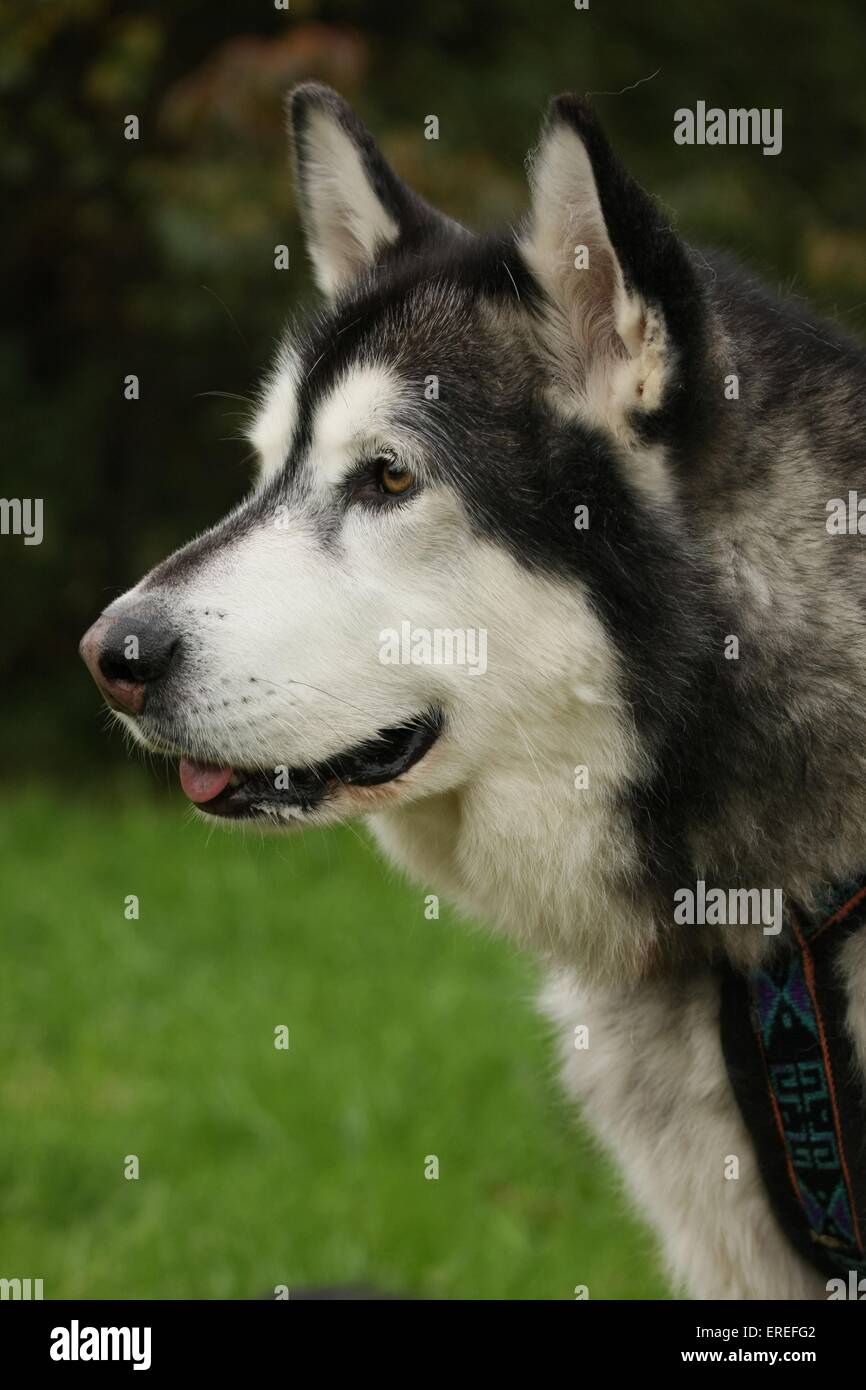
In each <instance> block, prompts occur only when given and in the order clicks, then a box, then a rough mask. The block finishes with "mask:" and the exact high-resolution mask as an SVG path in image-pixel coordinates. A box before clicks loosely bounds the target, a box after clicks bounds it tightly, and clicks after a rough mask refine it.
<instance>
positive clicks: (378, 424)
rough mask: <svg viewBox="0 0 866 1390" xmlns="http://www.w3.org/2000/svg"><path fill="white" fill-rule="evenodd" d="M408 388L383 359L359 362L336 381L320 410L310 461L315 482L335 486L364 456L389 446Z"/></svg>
mask: <svg viewBox="0 0 866 1390" xmlns="http://www.w3.org/2000/svg"><path fill="white" fill-rule="evenodd" d="M404 390H405V388H404V387H403V384H402V383H401V381H400V378H399V377H398V376H397V374H396V372H394V371H393V369H392V368H390V367H387V366H385V365H384V364H383V363H375V362H373V363H368V364H366V365H362V364H358V365H354V366H352V367H350V368H349V370H348V371H347V372H346V373H345V374H344V375H343V376H342V377H341V378H340V379H339V381H337V382H336V383H335V384H334V386H333V387H332V388H331V390H330V391H329V392H328V394H327V396H325V398H324V400H323V401H322V402H321V404H320V405H319V406H318V408H317V410H316V415H315V419H314V422H313V446H312V450H311V463H312V475H313V482H314V484H315V485H316V486H317V487H322V488H324V487H328V488H330V487H333V486H334V484H336V483H338V482H340V480H341V479H342V478H343V477H344V476H345V474H346V472H347V471H348V470H349V469H350V468H351V467H352V465H353V464H355V463H357V462H358V461H359V459H362V458H363V457H364V456H371V455H374V454H375V453H376V452H377V450H380V449H383V448H392V449H393V448H394V446H393V445H389V443H388V441H389V439H390V437H391V433H392V431H393V425H394V415H395V413H396V410H397V407H398V405H399V404H400V401H401V397H402V395H403V393H404Z"/></svg>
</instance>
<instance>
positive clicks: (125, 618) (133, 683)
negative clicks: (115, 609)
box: [79, 607, 178, 714]
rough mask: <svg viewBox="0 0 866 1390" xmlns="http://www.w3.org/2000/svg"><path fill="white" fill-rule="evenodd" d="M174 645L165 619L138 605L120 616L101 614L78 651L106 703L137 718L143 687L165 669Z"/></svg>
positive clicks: (160, 675)
mask: <svg viewBox="0 0 866 1390" xmlns="http://www.w3.org/2000/svg"><path fill="white" fill-rule="evenodd" d="M177 647H178V636H177V633H176V632H175V630H174V628H173V627H172V626H171V624H170V623H168V622H167V621H166V619H165V617H164V616H163V615H161V614H159V613H157V612H155V611H154V610H153V609H152V608H144V607H142V608H130V609H129V611H128V612H126V613H124V614H123V615H121V616H113V615H110V614H106V613H103V615H102V617H101V618H97V620H96V622H95V623H94V624H93V627H91V628H90V629H89V630H88V631H87V632H86V633H85V634H84V637H83V638H82V639H81V645H80V647H79V651H80V652H81V655H82V657H83V658H84V661H85V663H86V664H87V668H88V670H89V671H90V674H91V675H92V676H93V679H94V680H95V681H96V684H97V685H98V686H99V688H100V690H101V691H102V693H103V695H104V696H105V699H106V700H107V701H108V703H109V704H110V705H112V706H113V708H115V709H121V710H124V711H125V712H126V713H128V714H138V713H140V712H141V710H142V709H143V708H144V700H145V696H146V694H147V688H148V686H150V685H153V683H154V682H155V681H158V680H159V679H160V678H161V677H162V676H164V675H166V673H167V672H168V671H169V669H170V668H171V665H172V662H173V660H174V657H175V654H176V652H177Z"/></svg>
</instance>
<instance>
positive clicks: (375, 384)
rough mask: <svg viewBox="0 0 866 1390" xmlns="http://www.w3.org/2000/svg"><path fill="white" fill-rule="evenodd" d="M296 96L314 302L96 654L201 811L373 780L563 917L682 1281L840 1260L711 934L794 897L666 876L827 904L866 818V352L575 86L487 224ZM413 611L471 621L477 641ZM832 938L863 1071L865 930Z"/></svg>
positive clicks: (690, 1288) (855, 861)
mask: <svg viewBox="0 0 866 1390" xmlns="http://www.w3.org/2000/svg"><path fill="white" fill-rule="evenodd" d="M290 125H291V132H292V145H293V151H294V163H295V171H296V179H297V187H298V195H299V202H300V206H301V210H302V214H303V219H304V223H305V230H306V235H307V240H308V245H309V252H310V256H311V259H312V264H313V267H314V272H315V277H316V280H317V283H318V286H319V287H320V289H321V290H322V291H323V292H324V296H325V300H326V307H325V308H324V309H323V311H322V312H321V313H320V314H319V315H318V316H317V317H315V318H313V319H312V320H311V321H309V322H307V323H306V324H305V325H304V326H303V327H302V328H300V329H299V330H293V331H292V333H291V334H290V335H289V336H288V337H287V338H286V340H285V342H284V343H283V345H282V347H281V348H280V350H279V352H278V354H277V360H276V363H275V366H274V368H273V371H272V373H271V375H270V377H269V378H268V380H267V382H266V384H265V385H264V387H263V389H262V392H261V398H260V402H259V405H258V409H257V412H256V415H255V420H254V422H253V424H252V426H251V439H252V441H253V443H254V445H255V448H256V450H257V454H258V459H259V470H258V476H257V480H256V483H255V486H254V487H253V490H252V492H251V493H250V495H249V496H248V497H247V498H246V499H245V500H244V501H242V502H241V503H240V505H239V506H238V507H237V508H236V509H235V510H234V511H233V512H232V513H231V514H230V515H229V516H228V517H226V518H225V520H223V521H221V522H220V523H219V524H217V525H216V526H214V527H213V528H212V529H211V530H209V531H207V532H206V533H205V534H204V535H201V536H199V537H198V538H197V539H195V540H193V541H192V542H190V543H189V544H188V545H186V546H185V547H184V548H183V549H181V550H180V551H178V552H177V553H176V554H174V555H172V556H171V557H170V558H169V559H167V560H165V561H163V562H162V563H161V564H160V565H158V566H157V567H156V568H155V569H154V570H152V571H151V573H150V574H148V575H147V576H146V577H145V578H144V579H142V580H141V582H140V583H139V584H138V585H137V586H136V587H135V588H134V589H131V590H130V591H129V592H128V593H126V594H124V595H123V596H122V597H121V598H119V599H117V600H116V601H115V602H114V603H112V604H111V605H110V607H109V608H107V609H106V611H105V613H104V614H103V615H102V616H101V617H100V618H99V619H98V621H97V622H96V623H95V625H94V626H93V627H92V628H91V629H90V631H89V632H88V633H87V635H86V637H85V638H84V640H83V642H82V652H83V655H84V657H85V660H86V661H87V663H88V665H89V666H90V668H91V670H92V672H93V674H94V676H95V678H96V680H97V682H98V684H99V686H100V687H101V689H102V691H103V693H104V695H105V697H106V699H107V700H108V703H109V704H110V705H111V706H112V707H113V708H114V709H115V710H116V711H117V715H118V718H119V719H120V721H121V722H122V723H123V724H124V725H125V726H126V727H127V728H128V729H129V730H130V731H131V732H132V734H133V735H134V736H135V738H136V739H138V740H139V741H140V742H141V743H142V744H144V745H146V746H147V747H148V748H150V749H154V750H157V751H160V752H162V753H165V754H167V755H170V756H175V757H177V758H179V760H180V761H179V770H180V780H181V784H182V786H183V789H184V791H185V792H186V794H187V796H188V797H189V798H190V799H191V800H192V801H193V802H194V803H195V804H196V805H197V806H198V807H199V808H200V810H201V811H202V812H203V813H204V814H205V815H207V816H209V817H213V818H221V819H223V820H225V821H231V822H247V821H249V822H253V823H257V824H270V825H273V826H283V827H287V828H288V827H298V826H303V825H322V824H326V823H331V822H336V821H340V820H343V819H345V818H347V817H354V816H364V817H365V818H366V819H367V821H368V823H369V825H370V827H371V829H372V832H373V834H374V835H375V837H376V839H377V840H378V842H379V844H380V845H381V847H382V849H383V851H384V853H385V854H386V855H387V856H388V857H389V859H391V860H392V861H394V862H396V863H397V864H398V865H400V866H402V867H403V868H404V869H405V870H406V871H408V872H409V873H410V874H411V875H412V876H413V877H414V878H415V879H416V880H417V881H418V882H419V883H420V884H421V885H423V887H424V890H425V891H426V892H430V891H435V892H441V893H443V894H445V895H446V896H448V897H450V899H451V900H452V901H453V902H454V903H455V904H456V905H457V906H458V907H459V909H461V910H462V911H464V912H466V913H468V914H470V915H471V916H472V917H474V918H477V919H481V920H483V921H486V922H489V923H490V924H491V925H492V926H493V927H494V928H496V929H497V930H499V931H501V932H504V933H507V934H508V935H510V936H511V937H513V938H515V939H516V940H517V941H519V942H520V943H522V944H524V945H526V946H527V947H528V948H530V949H531V950H533V951H535V952H536V953H538V954H539V955H540V956H541V958H542V959H543V961H544V962H545V965H546V967H547V971H548V978H549V983H548V985H547V987H546V991H545V996H544V1007H545V1009H546V1011H547V1012H548V1014H549V1015H550V1016H551V1017H552V1019H553V1020H555V1024H556V1028H557V1030H558V1032H559V1034H560V1037H561V1046H562V1056H563V1059H564V1077H565V1082H566V1085H567V1087H568V1088H569V1090H570V1091H571V1092H572V1093H573V1094H574V1095H575V1096H576V1097H578V1098H579V1099H580V1101H581V1104H582V1106H583V1108H584V1110H585V1113H586V1114H587V1116H588V1117H589V1119H590V1121H591V1123H592V1124H593V1125H594V1126H595V1129H596V1131H597V1132H598V1134H599V1136H600V1137H601V1139H602V1141H603V1142H604V1143H605V1145H606V1146H607V1147H608V1148H609V1149H610V1151H611V1152H612V1153H613V1155H614V1156H615V1158H616V1160H617V1162H618V1163H619V1165H620V1166H621V1169H622V1171H623V1173H624V1175H625V1180H626V1183H627V1186H628V1188H629V1190H630V1193H631V1195H632V1198H633V1199H634V1200H635V1201H636V1203H637V1205H638V1206H639V1208H640V1210H641V1211H642V1212H643V1213H644V1215H645V1216H646V1217H647V1219H648V1220H649V1221H650V1222H651V1223H652V1224H653V1225H654V1227H655V1228H656V1231H657V1233H658V1236H659V1239H660V1242H661V1245H662V1248H663V1251H664V1255H665V1258H666V1262H667V1267H668V1270H669V1273H670V1276H671V1278H672V1280H673V1281H674V1284H675V1286H676V1287H677V1288H680V1289H684V1290H685V1291H687V1292H688V1293H689V1294H690V1295H691V1296H692V1297H696V1298H717V1297H722V1298H768V1297H787V1298H804V1297H822V1296H824V1295H825V1280H824V1277H823V1276H822V1275H820V1274H819V1273H818V1272H817V1271H816V1270H815V1269H813V1268H812V1266H811V1265H810V1264H809V1263H808V1262H807V1261H806V1260H805V1259H804V1258H802V1257H801V1256H800V1255H799V1254H798V1253H796V1252H795V1250H794V1249H793V1247H792V1245H791V1244H790V1243H789V1241H788V1240H787V1239H786V1237H785V1235H784V1234H783V1231H782V1228H781V1226H780V1225H779V1224H778V1223H777V1221H776V1218H775V1216H774V1214H773V1210H772V1208H771V1206H770V1203H769V1202H768V1197H767V1192H766V1189H765V1186H764V1184H763V1182H762V1179H761V1176H760V1173H759V1170H758V1166H757V1161H756V1155H755V1150H754V1148H753V1145H752V1142H751V1139H750V1136H749V1133H748V1132H747V1130H746V1128H745V1125H744V1122H743V1120H742V1118H741V1115H740V1111H739V1109H738V1107H737V1105H736V1103H735V1098H734V1095H733V1092H732V1089H731V1084H730V1082H729V1079H728V1074H727V1071H726V1067H725V1064H724V1060H723V1053H722V1049H721V1045H720V1040H719V992H720V985H719V967H720V965H723V964H727V965H728V966H731V965H732V966H733V967H735V968H736V969H740V970H747V969H750V968H754V967H755V966H757V965H758V964H759V963H760V962H761V961H762V960H763V959H764V958H765V956H766V955H767V953H768V952H770V951H771V950H772V949H773V945H774V943H773V936H772V934H771V933H770V932H768V931H767V930H766V929H765V928H763V927H762V926H761V925H760V924H753V925H748V924H746V925H736V924H731V925H720V924H703V925H700V924H698V925H692V926H688V925H685V926H684V925H677V923H676V921H675V919H674V895H675V893H677V891H678V890H681V889H683V888H686V887H688V886H689V885H691V887H692V888H694V886H695V884H697V883H706V884H711V885H721V886H722V887H723V888H724V889H725V890H726V891H729V890H733V889H741V888H742V889H743V890H747V889H748V890H751V889H761V890H769V889H773V890H775V889H779V888H780V889H783V890H784V892H785V894H786V895H790V897H791V898H792V899H794V900H795V901H796V902H798V903H800V904H803V905H805V907H806V908H808V907H809V905H810V904H812V903H814V902H815V901H816V898H817V895H818V894H819V893H820V892H821V891H822V890H823V888H824V887H825V886H826V885H827V884H828V883H832V882H837V881H841V880H844V879H845V878H846V877H850V876H851V874H852V873H853V872H854V871H855V870H857V869H858V868H859V867H860V866H862V863H863V860H864V857H866V856H864V825H866V743H864V738H863V728H864V713H866V611H864V601H866V549H864V548H863V547H862V545H861V543H860V541H859V540H858V537H857V536H856V534H855V535H854V536H846V535H835V534H831V529H830V528H828V525H827V508H828V503H829V502H830V501H831V500H832V499H834V498H840V497H841V498H845V497H847V494H848V492H849V490H851V489H856V488H858V487H861V488H862V489H863V492H864V496H866V466H864V461H863V441H864V439H866V359H864V355H863V353H862V352H861V351H860V349H859V348H858V347H857V346H855V345H854V344H852V343H851V342H849V341H847V340H846V339H844V338H843V337H842V336H841V335H839V334H838V333H837V332H836V331H835V330H834V329H833V328H832V327H830V326H828V325H827V324H824V323H821V322H819V321H817V320H814V321H813V320H812V319H810V318H808V317H807V315H806V314H805V313H804V312H803V310H802V309H801V308H800V306H799V305H797V306H795V307H791V306H790V305H787V304H785V303H783V302H781V301H780V300H778V299H776V298H774V297H773V296H771V295H769V294H767V293H765V292H764V291H763V290H762V289H760V288H759V287H758V286H757V285H756V284H755V283H754V281H752V280H751V279H746V278H745V277H743V276H742V275H741V274H740V273H739V272H738V271H736V270H735V269H734V268H732V267H731V266H729V265H728V264H726V263H725V262H724V261H722V260H718V259H716V258H715V257H710V258H708V257H705V256H703V255H701V254H699V253H697V252H695V251H694V250H692V249H690V248H689V247H688V246H686V244H685V243H684V242H683V241H682V240H681V239H680V237H679V236H678V235H677V234H676V232H675V231H674V230H672V228H671V226H670V225H669V222H668V221H667V220H666V219H665V217H664V216H663V215H662V213H661V212H660V210H659V208H658V206H657V205H656V203H655V202H654V201H653V200H652V199H651V198H650V197H649V196H648V195H647V194H646V193H645V192H644V191H643V190H642V189H641V188H640V187H639V186H638V184H637V183H636V182H635V181H634V180H633V179H632V177H631V176H630V175H629V174H628V173H627V172H626V171H625V170H624V169H623V168H622V167H621V166H620V164H619V163H618V162H617V160H616V159H615V157H614V155H613V153H612V152H611V149H610V147H609V144H608V142H607V140H606V138H605V136H604V134H603V132H602V130H601V129H600V127H599V124H598V122H597V118H596V116H595V115H594V113H593V111H592V109H591V107H590V106H589V104H588V103H587V102H585V101H584V100H582V99H580V98H577V97H574V96H563V97H560V98H558V99H556V100H555V101H554V102H553V103H552V105H551V107H550V110H549V113H548V116H547V119H546V121H545V123H544V126H543V130H542V133H541V138H540V141H539V144H538V147H537V149H536V151H535V153H534V155H533V157H532V160H531V164H530V173H531V177H530V184H531V206H530V210H529V212H528V215H527V217H526V219H525V221H524V223H523V224H522V225H521V226H520V227H519V228H518V229H517V230H516V231H512V232H509V233H508V234H507V235H501V236H500V235H475V234H473V233H472V232H470V231H468V230H466V229H465V228H464V227H462V226H460V225H459V224H457V223H456V222H454V221H451V220H450V219H449V218H447V217H445V216H443V215H441V214H440V213H438V212H436V211H435V210H434V209H433V208H431V207H430V206H428V205H427V204H426V203H425V202H423V201H422V200H421V199H420V198H419V197H418V196H416V195H415V194H414V193H413V192H412V191H410V190H409V189H408V188H407V187H406V186H405V185H404V184H403V183H402V182H401V180H400V179H399V178H398V177H397V175H396V174H395V173H394V172H393V170H392V169H391V168H390V167H389V165H388V164H387V163H386V161H385V159H384V157H383V155H382V154H381V152H380V151H379V149H378V147H377V146H376V144H375V143H374V141H373V139H372V138H371V136H370V134H369V133H368V132H367V130H366V129H365V128H364V127H363V126H362V125H361V124H360V123H359V121H358V120H357V118H356V117H355V115H354V114H353V112H352V111H351V109H350V108H349V107H348V106H347V105H346V103H345V102H344V101H343V100H342V98H340V97H339V96H338V95H337V94H336V93H334V92H333V91H331V90H329V89H327V88H325V87H322V86H319V85H313V84H304V85H302V86H300V87H299V88H297V89H296V90H295V91H294V92H293V93H292V95H291V98H290ZM855 530H856V528H855ZM419 632H420V633H427V634H430V633H433V634H436V633H441V632H447V633H450V634H455V633H457V634H459V633H464V634H466V633H476V634H482V633H483V634H484V640H485V652H486V662H485V669H484V670H483V671H481V670H480V669H473V667H472V666H471V664H470V663H469V662H468V661H464V662H463V663H462V664H461V662H460V661H459V660H456V659H455V660H448V659H440V660H438V661H437V660H435V659H433V658H432V657H431V652H433V651H435V648H434V647H433V645H432V644H430V643H427V644H425V643H423V642H422V643H420V644H418V645H417V646H416V643H415V640H414V634H417V633H419ZM395 633H396V634H399V633H404V634H405V633H410V634H412V639H411V641H409V642H408V643H404V644H403V645H402V648H401V650H400V652H399V655H398V657H397V658H396V659H386V657H387V652H386V650H385V649H386V646H387V642H388V640H390V639H387V638H386V634H391V635H392V636H393V634H395ZM439 650H440V653H441V651H442V650H445V649H443V648H442V647H441V646H440V649H439ZM842 967H843V970H844V976H845V987H846V989H847V996H848V1001H849V1004H848V1026H849V1027H850V1029H851V1031H852V1033H853V1035H854V1045H855V1053H856V1056H857V1057H858V1059H859V1064H860V1066H861V1067H864V1068H866V1008H864V1001H866V933H863V934H860V935H858V936H852V937H851V939H850V941H849V942H848V943H847V945H846V948H845V951H844V953H843V956H842ZM578 1028H585V1029H586V1030H587V1034H586V1036H587V1037H588V1042H589V1046H588V1047H586V1048H580V1049H578V1048H576V1047H575V1029H578ZM731 1156H735V1157H736V1158H737V1159H738V1162H739V1176H738V1177H737V1178H736V1180H734V1181H730V1180H726V1173H725V1165H726V1162H727V1161H728V1160H729V1158H730V1157H731ZM728 1176H729V1175H728Z"/></svg>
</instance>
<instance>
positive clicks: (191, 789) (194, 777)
mask: <svg viewBox="0 0 866 1390" xmlns="http://www.w3.org/2000/svg"><path fill="white" fill-rule="evenodd" d="M178 772H179V773H180V785H181V786H182V787H183V789H184V791H185V792H186V794H187V796H188V797H189V799H190V801H197V802H201V801H213V799H214V797H215V796H219V794H220V792H221V791H222V790H223V788H224V787H226V786H228V782H229V778H230V777H231V775H232V770H231V768H230V767H211V766H210V764H209V763H194V762H192V760H191V759H190V758H181V760H180V762H179V763H178Z"/></svg>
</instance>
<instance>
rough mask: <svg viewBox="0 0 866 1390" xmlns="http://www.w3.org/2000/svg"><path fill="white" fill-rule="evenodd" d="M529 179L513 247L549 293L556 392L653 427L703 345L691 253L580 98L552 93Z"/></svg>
mask: <svg viewBox="0 0 866 1390" xmlns="http://www.w3.org/2000/svg"><path fill="white" fill-rule="evenodd" d="M530 178H531V187H532V208H531V212H530V216H529V221H528V224H527V227H526V229H525V231H524V233H523V235H522V237H521V240H520V250H521V253H522V255H523V257H524V260H525V261H526V263H527V264H528V266H529V268H530V270H531V271H532V273H533V275H534V277H535V279H536V280H537V281H538V282H539V284H540V285H541V287H542V289H543V290H544V291H545V296H544V303H543V306H542V311H541V312H542V325H541V329H542V341H543V344H544V347H545V351H546V357H547V359H548V363H549V365H550V367H551V370H552V374H553V376H554V379H555V384H556V387H557V388H558V391H559V395H560V399H561V400H563V401H564V403H565V404H566V405H567V403H568V401H569V400H571V401H577V402H579V403H580V404H581V405H582V406H583V407H585V408H587V407H588V408H589V409H590V411H591V412H592V413H594V414H595V415H597V416H599V417H600V418H602V419H603V420H604V422H605V423H606V424H608V425H609V426H610V427H612V428H613V429H615V430H617V431H620V430H623V429H627V428H629V427H630V426H633V425H634V424H635V423H640V425H641V426H642V427H643V430H644V432H645V433H649V434H651V433H652V431H653V417H654V416H659V417H660V416H661V415H662V414H664V415H665V416H669V415H670V408H671V407H672V406H673V407H674V408H675V407H676V404H677V399H676V398H677V396H678V395H679V396H680V397H682V393H683V388H684V380H683V370H682V368H683V366H684V364H686V363H687V362H688V360H689V354H692V355H693V356H697V355H699V348H700V340H701V323H702V315H703V310H702V295H701V291H700V288H699V285H698V282H697V280H696V276H695V273H694V269H693V267H692V264H691V260H690V255H689V252H688V250H687V248H686V246H685V244H684V243H683V242H681V241H680V239H679V238H678V237H677V236H676V234H675V233H674V232H673V231H672V229H671V228H670V226H669V225H668V224H667V222H666V221H665V219H664V218H663V217H662V215H661V213H660V211H659V209H658V208H657V206H656V204H655V203H654V201H653V200H652V199H651V198H650V197H649V196H648V194H646V193H645V192H644V191H643V189H642V188H640V187H639V185H638V184H637V183H636V182H635V181H634V179H633V178H632V177H631V176H630V175H629V174H628V173H627V171H626V170H625V169H624V168H623V167H622V166H621V165H620V164H619V163H618V161H617V160H616V158H615V156H614V154H613V152H612V150H611V148H610V145H609V144H608V142H607V139H606V137H605V135H604V133H603V131H602V130H601V127H600V126H599V124H598V121H597V119H596V117H595V114H594V111H593V109H592V106H591V105H590V103H589V102H588V101H585V100H582V99H581V98H579V97H576V96H570V95H568V96H561V97H557V98H556V99H555V100H554V101H553V102H552V103H551V106H550V110H549V112H548V117H547V121H546V124H545V126H544V129H543V131H542V135H541V140H540V143H539V146H538V149H537V150H536V152H535V154H534V156H533V159H532V164H531V174H530ZM680 404H682V400H680ZM658 423H659V424H660V423H661V420H660V419H659V421H658Z"/></svg>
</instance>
